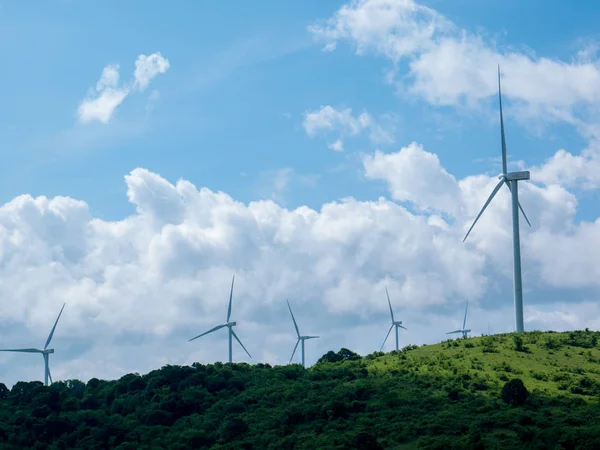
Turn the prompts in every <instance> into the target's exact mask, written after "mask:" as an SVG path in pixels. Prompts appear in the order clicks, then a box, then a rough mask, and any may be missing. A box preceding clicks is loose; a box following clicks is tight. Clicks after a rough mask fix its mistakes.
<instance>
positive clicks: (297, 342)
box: [290, 339, 300, 363]
mask: <svg viewBox="0 0 600 450" xmlns="http://www.w3.org/2000/svg"><path fill="white" fill-rule="evenodd" d="M299 343H300V339H298V340H297V341H296V346H295V347H294V351H293V352H292V357H291V358H290V363H291V362H292V359H294V355H295V354H296V349H297V348H298V344H299Z"/></svg>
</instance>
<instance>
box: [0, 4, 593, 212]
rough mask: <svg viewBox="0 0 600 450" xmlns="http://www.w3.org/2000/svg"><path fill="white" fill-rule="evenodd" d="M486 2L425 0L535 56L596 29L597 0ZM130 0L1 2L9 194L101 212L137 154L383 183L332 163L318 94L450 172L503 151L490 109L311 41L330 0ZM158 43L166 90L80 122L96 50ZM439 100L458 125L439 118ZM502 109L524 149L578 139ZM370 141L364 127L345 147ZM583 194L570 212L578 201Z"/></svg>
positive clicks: (123, 206)
mask: <svg viewBox="0 0 600 450" xmlns="http://www.w3.org/2000/svg"><path fill="white" fill-rule="evenodd" d="M488 3H489V2H488ZM488 3H485V4H483V3H482V2H478V1H474V0H468V1H466V0H463V1H458V2H446V1H431V2H425V4H427V5H428V6H431V7H432V8H435V9H437V10H438V11H439V12H440V13H442V14H444V15H446V16H447V17H448V18H450V19H452V20H453V21H454V22H455V23H457V24H458V25H460V26H461V27H464V28H466V29H470V30H475V29H477V28H479V27H481V28H483V29H484V30H485V32H486V33H487V34H489V35H492V36H497V37H498V42H499V44H500V45H501V46H503V47H509V46H510V47H516V48H522V47H525V46H526V47H530V48H532V49H533V50H534V51H535V52H537V53H538V54H539V55H540V56H547V57H557V58H564V59H567V60H568V59H569V57H570V55H572V54H573V53H574V49H576V48H578V45H579V44H580V42H581V41H582V40H593V39H594V38H595V37H596V34H597V32H596V30H595V29H594V23H595V17H596V14H595V10H596V9H597V6H595V5H594V4H593V2H579V3H578V7H577V8H573V7H572V6H570V5H568V4H567V3H565V2H560V1H553V2H550V4H551V7H550V6H549V4H548V2H541V1H530V2H517V1H507V2H495V3H492V4H488ZM140 5H141V4H140V3H138V2H129V3H127V4H123V3H122V2H110V1H107V2H85V3H79V4H78V3H77V2H70V1H56V2H36V7H35V8H33V7H31V5H29V4H28V5H25V4H24V3H23V2H17V1H8V2H6V1H4V2H3V3H2V10H1V16H0V41H1V42H2V44H0V45H1V47H0V49H1V50H2V56H3V61H4V66H5V69H4V70H3V71H2V81H3V82H2V83H1V86H0V96H1V98H2V99H3V104H4V105H5V106H6V107H5V108H2V110H1V111H0V123H1V124H2V133H1V134H0V139H1V141H0V142H2V145H1V148H2V156H3V158H4V160H5V163H4V164H3V166H2V172H1V175H2V178H3V180H4V183H5V185H4V186H5V188H4V189H3V192H2V199H3V200H4V201H7V200H9V199H11V198H12V197H14V196H15V195H18V194H21V193H32V194H35V195H40V194H45V195H57V194H60V195H70V196H73V197H75V198H82V199H86V201H87V202H88V203H89V204H90V206H91V208H92V210H93V211H94V213H95V214H96V215H98V216H100V217H103V218H107V219H117V218H120V217H122V216H123V215H124V214H126V213H128V212H130V210H131V208H130V207H129V205H128V204H127V203H126V201H125V200H126V199H125V196H124V195H123V185H122V183H121V180H122V176H123V174H125V173H127V172H129V171H130V170H132V169H133V168H135V167H146V168H148V169H150V170H153V171H156V172H158V173H160V174H161V175H163V176H164V177H166V178H167V179H170V180H173V181H174V180H176V179H178V178H185V179H187V180H190V181H192V182H193V183H196V184H198V185H203V186H207V187H210V188H211V189H216V190H224V191H226V192H228V193H230V194H231V195H232V196H234V197H235V198H237V199H240V200H242V201H250V200H253V199H257V198H260V197H261V196H264V195H268V194H269V188H270V186H268V183H269V175H270V173H271V172H273V171H275V170H278V169H281V168H287V167H290V168H293V169H294V170H295V171H297V172H298V173H300V174H307V175H312V174H318V175H320V178H319V180H318V184H317V186H314V187H308V186H305V185H300V186H298V185H292V186H290V189H289V191H288V193H287V198H286V200H287V204H288V205H289V206H298V205H301V204H308V205H310V206H313V207H317V206H318V205H320V204H322V203H323V202H325V201H331V200H335V199H338V198H340V197H343V196H346V195H354V196H357V197H358V198H363V199H367V198H373V197H374V196H377V195H380V194H382V193H383V190H382V189H380V188H379V187H378V186H372V185H370V184H369V185H367V184H364V183H361V182H360V181H358V180H357V179H356V176H355V173H354V172H352V171H342V172H339V171H338V172H335V173H331V169H333V168H335V167H336V166H337V165H339V164H341V163H342V162H343V161H344V160H345V158H346V157H347V155H340V154H336V153H332V152H328V151H327V149H326V148H324V143H323V141H322V139H310V138H308V137H307V136H306V135H305V133H304V132H303V129H302V127H301V121H302V115H303V113H304V112H305V111H307V110H309V109H314V108H317V107H319V106H320V105H325V104H331V105H334V106H336V107H338V106H345V107H349V108H352V109H353V110H354V111H361V110H363V109H366V110H367V111H369V112H372V113H374V114H377V113H390V112H391V113H393V114H396V115H397V116H398V120H399V124H398V126H397V135H396V137H397V142H398V144H399V145H404V143H408V142H410V141H412V140H415V141H417V142H420V143H423V145H424V146H425V148H428V149H429V150H431V151H435V152H436V153H437V154H438V155H439V156H440V159H441V160H442V163H443V164H444V166H445V167H447V168H448V170H449V171H450V172H451V173H453V174H455V175H456V176H459V177H462V176H466V175H468V174H472V173H479V172H481V171H483V170H486V169H488V167H485V164H482V163H477V162H474V161H473V160H474V159H477V158H487V157H494V156H497V154H498V150H499V149H498V140H499V136H498V131H497V123H495V122H493V121H492V120H490V118H488V117H486V118H485V120H483V119H481V118H480V117H468V116H463V117H456V114H455V111H454V110H453V109H452V108H444V109H442V110H439V109H438V108H431V107H430V105H426V104H422V102H418V101H412V102H410V103H409V102H407V101H403V99H400V98H398V97H397V96H395V95H394V93H393V91H392V90H391V89H390V87H389V86H386V85H385V84H384V83H382V78H383V76H384V72H385V71H386V70H387V69H388V68H389V63H388V62H387V61H382V60H381V59H378V58H376V57H367V58H363V59H357V58H356V56H355V55H354V54H353V51H352V48H351V47H350V46H344V47H343V48H341V49H340V51H338V52H334V53H330V54H328V53H323V52H321V51H320V47H319V45H318V43H315V42H314V41H313V39H312V37H311V36H310V34H309V33H308V32H307V30H306V27H307V25H308V24H310V23H313V22H315V21H317V20H319V19H321V20H322V19H326V18H328V17H329V16H330V15H331V14H332V13H333V12H334V11H335V10H336V9H337V8H339V7H340V6H341V3H340V2H337V1H306V2H302V4H299V3H298V4H294V3H289V2H288V3H285V4H284V3H281V2H276V1H261V2H253V3H252V4H250V3H248V4H245V3H244V2H198V3H195V2H189V3H185V4H182V5H181V6H179V7H177V8H169V7H166V6H164V4H162V3H161V2H156V1H154V2H146V3H144V6H143V7H141V6H140ZM532 15H534V16H535V20H532ZM155 51H160V52H161V53H162V54H163V55H164V56H165V57H166V58H168V59H169V61H170V62H171V64H172V67H171V68H170V70H169V71H168V73H167V74H166V75H165V76H164V77H159V78H157V79H156V80H155V81H154V82H153V85H152V87H153V88H155V89H158V90H159V91H160V99H159V101H158V102H157V104H156V105H154V107H153V109H152V111H151V112H150V113H146V105H147V103H148V97H149V95H150V93H149V92H146V93H145V94H144V95H139V96H136V97H135V98H129V99H128V101H127V103H125V104H123V105H122V108H120V109H119V110H118V112H117V114H116V115H115V117H114V118H113V120H112V121H111V123H109V124H108V125H101V124H91V125H88V126H82V125H80V124H78V123H77V121H76V117H75V111H76V108H77V105H78V103H79V102H80V101H81V98H82V97H83V96H84V95H85V93H86V92H87V90H88V89H89V88H90V87H91V86H93V84H94V83H95V82H96V80H97V79H98V77H99V74H100V72H101V70H102V68H103V67H104V66H105V65H106V64H109V63H118V64H120V65H121V70H122V72H123V75H122V76H127V75H126V74H127V73H128V72H130V71H131V70H132V68H133V61H134V59H135V57H136V56H137V55H138V54H139V53H148V54H149V53H152V52H155ZM493 100H494V99H491V102H493ZM434 113H437V114H441V115H442V116H443V117H445V118H447V120H450V121H452V123H453V125H454V126H453V127H448V128H445V129H442V131H441V132H436V130H435V128H436V124H435V123H434V122H433V121H432V120H431V116H432V115H433V114H434ZM288 117H289V118H288ZM491 119H495V117H492V118H491ZM507 121H508V124H507V133H508V137H509V142H508V144H509V151H510V153H511V154H515V155H516V154H518V157H519V158H521V159H524V160H526V161H527V163H528V164H538V163H540V162H541V161H543V160H544V159H545V158H546V157H548V156H550V155H551V154H552V153H553V152H554V150H556V149H557V148H562V147H564V148H567V149H568V150H571V151H577V150H579V148H581V147H582V146H583V145H584V143H583V142H582V140H581V139H580V138H579V136H578V135H577V134H576V133H575V132H573V130H571V129H569V127H565V128H566V129H565V130H560V131H559V132H550V131H548V132H547V134H550V135H551V136H547V135H545V136H543V137H542V138H541V139H540V138H539V137H537V136H534V135H532V134H530V133H527V132H526V131H525V130H523V129H522V128H521V127H518V125H516V124H514V123H513V122H511V118H510V116H508V117H507ZM548 137H551V138H552V139H548ZM349 145H350V144H349ZM396 147H397V146H396ZM372 148H373V146H372V145H369V144H368V142H364V141H362V140H359V141H357V142H353V143H352V144H351V145H350V147H349V150H350V151H351V152H361V151H365V152H366V151H371V150H372ZM392 148H394V147H392ZM241 174H245V176H243V175H241ZM587 207H588V206H587V205H584V210H583V211H581V212H580V213H581V214H583V215H586V213H585V209H586V208H587Z"/></svg>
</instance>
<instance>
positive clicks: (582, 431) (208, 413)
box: [0, 330, 600, 450]
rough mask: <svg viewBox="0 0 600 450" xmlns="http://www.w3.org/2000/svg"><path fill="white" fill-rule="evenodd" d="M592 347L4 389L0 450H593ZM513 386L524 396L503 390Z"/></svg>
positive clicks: (505, 349)
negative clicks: (522, 385)
mask: <svg viewBox="0 0 600 450" xmlns="http://www.w3.org/2000/svg"><path fill="white" fill-rule="evenodd" d="M599 338H600V333H597V332H592V331H589V330H585V331H576V332H566V333H554V332H528V333H524V334H504V335H494V336H483V337H475V338H468V339H457V340H453V341H445V342H442V343H439V344H435V345H426V346H422V347H417V346H407V347H405V348H404V349H402V350H401V351H398V352H396V351H393V352H390V353H387V354H384V353H381V352H376V353H373V354H370V355H367V356H365V357H361V356H359V355H357V354H356V353H354V352H352V351H350V350H348V349H341V350H340V351H339V352H333V351H330V352H328V353H327V354H325V355H323V356H322V357H321V358H320V359H319V361H318V362H317V363H316V364H315V365H314V366H312V367H310V368H307V369H303V368H302V366H300V365H299V364H292V365H287V366H276V367H271V366H270V365H268V364H256V365H252V366H250V365H248V364H245V363H242V364H222V363H215V364H210V365H202V364H197V363H195V364H193V365H192V366H165V367H163V368H162V369H159V370H154V371H152V372H150V373H148V374H146V375H139V374H128V375H125V376H123V377H121V378H120V379H119V380H115V381H104V380H98V379H95V378H94V379H91V380H89V381H88V382H87V383H83V382H81V381H77V380H69V381H65V382H55V383H54V384H52V385H51V386H49V387H45V386H43V385H42V383H40V382H30V383H25V382H19V383H16V384H15V385H14V386H13V388H12V389H11V390H10V391H9V390H8V389H7V388H6V386H4V385H1V384H0V442H3V444H0V448H1V449H13V448H14V449H16V448H23V447H31V448H33V449H38V448H40V449H41V448H49V449H62V448H86V449H96V448H97V449H100V448H115V449H119V450H125V449H158V448H169V449H204V448H206V449H208V448H218V449H240V448H246V449H251V448H255V449H259V448H272V449H314V448H324V449H330V448H331V449H336V448H337V449H343V448H357V449H360V448H362V449H380V448H386V449H388V448H389V449H407V450H408V449H418V448H422V449H471V448H472V449H495V448H498V449H511V448H531V449H597V448H600V424H599V423H598V419H600V345H599V344H600V343H599V340H600V339H599ZM514 379H519V380H521V381H522V382H523V384H524V386H525V388H526V392H522V391H519V389H520V388H519V387H518V383H517V387H516V388H515V384H514V383H513V384H511V385H510V386H511V388H510V389H509V388H505V389H504V392H503V387H504V386H505V385H506V384H507V383H508V382H511V380H514ZM515 389H516V391H515ZM517 391H519V392H518V395H516V394H515V392H517Z"/></svg>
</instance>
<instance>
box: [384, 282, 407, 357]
mask: <svg viewBox="0 0 600 450" xmlns="http://www.w3.org/2000/svg"><path fill="white" fill-rule="evenodd" d="M385 294H386V295H387V301H388V305H390V315H391V316H392V326H391V327H390V329H389V330H388V332H387V334H386V335H385V339H384V340H383V344H381V348H380V349H379V351H381V350H383V346H384V345H385V343H386V342H387V339H388V337H389V336H390V333H391V332H392V328H394V327H396V350H398V328H404V329H405V330H407V329H408V328H406V327H404V326H402V321H401V320H394V311H392V302H391V301H390V294H388V290H387V286H386V288H385Z"/></svg>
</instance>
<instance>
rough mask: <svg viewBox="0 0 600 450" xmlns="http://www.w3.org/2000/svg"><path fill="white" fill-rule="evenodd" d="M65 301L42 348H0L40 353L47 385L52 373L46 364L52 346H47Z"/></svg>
mask: <svg viewBox="0 0 600 450" xmlns="http://www.w3.org/2000/svg"><path fill="white" fill-rule="evenodd" d="M65 305H66V303H63V306H62V308H61V309H60V312H59V313H58V317H57V318H56V322H54V326H53V327H52V331H50V334H49V335H48V339H46V345H44V348H43V349H37V348H16V349H13V348H11V349H2V350H0V352H17V353H41V354H42V356H43V358H44V384H45V385H46V386H48V378H50V383H52V375H50V367H49V365H48V360H49V359H50V353H54V349H53V348H48V346H49V345H50V341H51V340H52V336H54V330H56V324H57V323H58V319H60V315H61V314H62V312H63V309H65Z"/></svg>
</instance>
